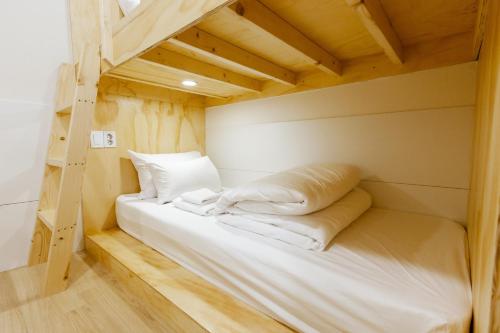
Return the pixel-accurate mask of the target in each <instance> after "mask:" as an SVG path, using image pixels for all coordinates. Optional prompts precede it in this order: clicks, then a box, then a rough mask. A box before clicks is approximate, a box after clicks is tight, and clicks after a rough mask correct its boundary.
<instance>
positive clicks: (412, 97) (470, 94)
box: [206, 62, 477, 128]
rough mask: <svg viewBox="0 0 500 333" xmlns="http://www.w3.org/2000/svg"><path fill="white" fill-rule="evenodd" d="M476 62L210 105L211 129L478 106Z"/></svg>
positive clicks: (209, 120)
mask: <svg viewBox="0 0 500 333" xmlns="http://www.w3.org/2000/svg"><path fill="white" fill-rule="evenodd" d="M476 67H477V64H476V63H475V62H471V63H467V64H462V65H457V66H450V67H445V68H440V69H435V70H428V71H422V72H416V73H411V74H405V75H400V76H396V77H388V78H381V79H376V80H371V81H365V82H358V83H352V84H346V85H341V86H336V87H332V88H323V89H318V90H310V91H305V92H301V93H296V94H291V95H286V96H278V97H270V98H264V99H259V100H254V101H248V102H241V103H237V104H229V105H224V106H219V107H212V108H209V109H208V110H209V112H208V114H207V120H206V122H207V128H211V127H214V126H215V127H220V126H231V125H242V124H255V123H269V122H280V121H292V120H306V119H319V118H330V117H340V116H353V115H363V114H373V113H386V112H400V111H411V110H426V109H439V108H448V107H456V106H472V105H474V101H475V94H476V92H475V83H476V77H475V74H476Z"/></svg>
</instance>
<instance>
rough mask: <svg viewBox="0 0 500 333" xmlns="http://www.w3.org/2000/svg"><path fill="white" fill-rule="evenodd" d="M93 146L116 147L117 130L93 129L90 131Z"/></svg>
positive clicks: (91, 145)
mask: <svg viewBox="0 0 500 333" xmlns="http://www.w3.org/2000/svg"><path fill="white" fill-rule="evenodd" d="M90 147H91V148H115V147H117V143H116V132H115V131H92V132H91V133H90Z"/></svg>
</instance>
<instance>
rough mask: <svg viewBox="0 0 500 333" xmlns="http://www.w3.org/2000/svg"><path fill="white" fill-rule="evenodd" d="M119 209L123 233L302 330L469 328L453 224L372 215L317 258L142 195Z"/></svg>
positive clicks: (458, 233) (461, 249) (462, 237)
mask: <svg viewBox="0 0 500 333" xmlns="http://www.w3.org/2000/svg"><path fill="white" fill-rule="evenodd" d="M116 209H117V219H118V224H119V226H120V228H122V229H123V230H124V231H125V232H127V233H129V234H130V235H132V236H134V237H135V238H137V239H139V240H141V241H143V242H144V243H145V244H147V245H149V246H151V247H153V248H155V249H156V250H158V251H159V252H161V253H163V254H164V255H166V256H167V257H169V258H171V259H172V260H174V261H176V262H177V263H179V264H181V265H182V266H184V267H185V268H187V269H189V270H191V271H193V272H194V273H196V274H198V275H200V276H201V277H203V278H204V279H205V280H207V281H209V282H211V283H212V284H214V285H216V286H217V287H219V288H221V289H223V290H225V291H226V292H228V293H230V294H232V295H233V296H235V297H237V298H239V299H240V300H242V301H244V302H246V303H247V304H250V305H251V306H253V307H255V308H257V309H259V310H261V311H262V312H264V313H266V314H268V315H269V316H271V317H273V318H275V319H278V320H280V321H282V322H284V323H285V324H287V325H288V326H290V327H292V328H294V329H296V330H298V331H303V332H337V331H342V332H363V333H369V332H398V333H399V332H468V331H469V323H470V319H471V290H470V282H469V269H468V260H467V243H466V233H465V231H464V229H463V228H462V227H461V226H460V225H458V224H456V223H454V222H451V221H448V220H446V219H442V218H436V217H430V216H423V215H418V214H410V213H403V212H395V211H389V210H382V209H370V210H369V211H368V212H366V213H365V214H364V215H362V216H361V217H360V218H359V219H358V220H357V221H356V222H354V223H353V224H352V225H351V226H350V227H348V228H347V229H346V230H344V231H343V232H341V233H340V234H339V235H338V236H337V237H336V238H335V239H334V241H333V242H332V244H331V245H330V246H329V247H328V248H327V250H326V251H325V252H312V251H306V250H301V249H299V248H295V247H292V246H289V245H286V244H282V243H279V242H276V241H271V240H265V239H258V238H255V237H249V236H248V235H242V234H236V233H234V232H231V231H230V230H227V229H224V228H222V227H220V226H219V225H218V224H216V223H215V220H214V218H213V217H201V216H197V215H194V214H191V213H188V212H184V211H181V210H179V209H177V208H175V207H173V206H172V205H171V204H168V205H163V206H160V205H157V204H156V203H155V202H154V200H149V201H148V200H146V201H141V200H138V199H137V197H136V195H122V196H120V197H119V198H118V199H117V207H116Z"/></svg>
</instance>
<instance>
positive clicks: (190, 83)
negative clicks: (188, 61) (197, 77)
mask: <svg viewBox="0 0 500 333" xmlns="http://www.w3.org/2000/svg"><path fill="white" fill-rule="evenodd" d="M182 85H183V86H186V87H196V86H197V85H198V83H197V82H196V81H193V80H184V81H182Z"/></svg>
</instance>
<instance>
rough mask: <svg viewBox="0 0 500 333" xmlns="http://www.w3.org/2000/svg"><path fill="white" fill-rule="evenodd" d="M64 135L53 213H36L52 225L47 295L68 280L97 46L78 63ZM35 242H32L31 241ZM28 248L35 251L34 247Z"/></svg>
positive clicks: (93, 92) (88, 48) (89, 47)
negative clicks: (60, 171) (66, 132)
mask: <svg viewBox="0 0 500 333" xmlns="http://www.w3.org/2000/svg"><path fill="white" fill-rule="evenodd" d="M78 68H79V72H78V74H77V76H76V77H77V79H76V86H75V92H74V97H73V105H72V108H71V114H70V116H71V119H70V123H69V129H68V138H67V140H66V141H67V144H66V148H65V154H64V157H62V158H63V161H64V165H63V167H62V173H61V178H60V182H59V191H58V195H57V204H56V206H55V210H54V212H53V214H52V213H51V214H50V217H51V218H52V219H53V220H52V221H50V220H49V219H48V217H49V215H48V214H44V215H43V216H39V218H40V219H41V220H42V221H45V222H47V223H46V224H47V225H48V226H49V227H50V226H52V228H51V229H52V237H51V241H50V246H49V254H48V259H47V269H46V272H45V279H44V282H43V284H44V294H45V295H50V294H53V293H56V292H60V291H62V290H64V289H65V288H66V286H67V282H68V272H69V264H70V258H71V255H72V253H73V239H74V235H75V231H76V226H77V220H78V216H79V209H80V203H81V197H82V193H81V189H82V183H83V173H84V170H85V164H86V156H87V149H88V145H89V136H90V122H91V114H92V112H93V110H94V107H95V104H96V95H97V84H98V81H99V73H100V71H99V69H100V55H99V47H98V46H97V45H95V44H94V45H87V46H86V47H85V49H84V51H83V53H82V56H81V60H80V62H79V66H78ZM33 244H35V243H33ZM32 251H35V252H38V251H37V249H34V248H33V249H32Z"/></svg>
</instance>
